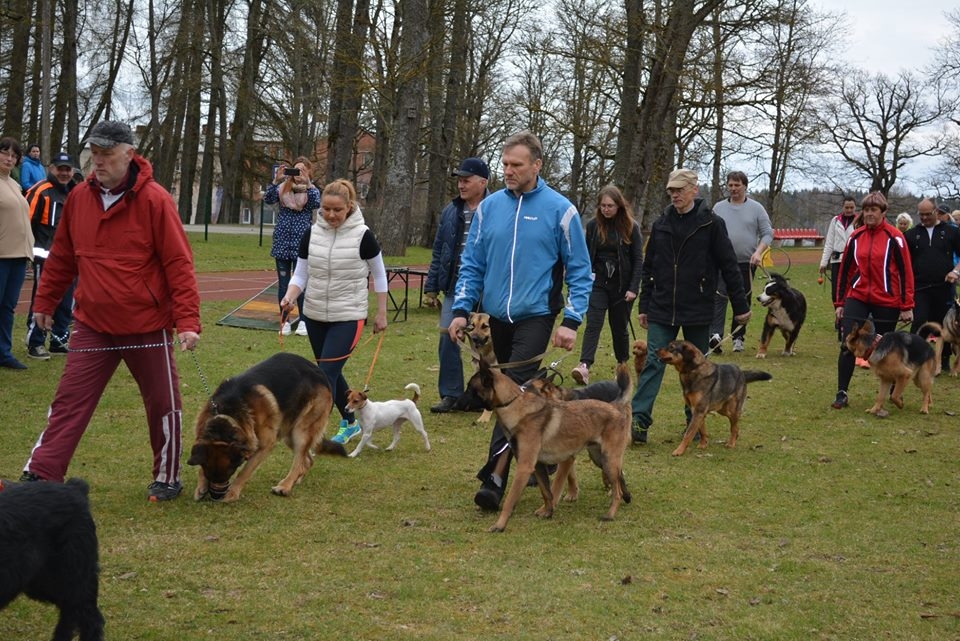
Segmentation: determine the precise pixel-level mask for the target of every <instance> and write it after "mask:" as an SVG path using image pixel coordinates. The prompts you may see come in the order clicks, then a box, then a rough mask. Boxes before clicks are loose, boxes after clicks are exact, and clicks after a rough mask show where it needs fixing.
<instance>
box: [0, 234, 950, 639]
mask: <svg viewBox="0 0 960 641" xmlns="http://www.w3.org/2000/svg"><path fill="white" fill-rule="evenodd" d="M227 242H228V241H222V243H224V244H226V243H227ZM251 243H252V245H253V246H254V247H256V242H255V240H252V241H251ZM220 244H221V241H219V239H214V240H213V241H211V242H210V243H207V244H201V243H196V244H195V247H196V253H197V260H198V264H199V265H208V266H211V267H210V268H213V267H214V266H216V264H221V265H222V264H223V263H224V262H230V261H233V260H234V255H235V254H236V252H238V251H241V250H240V249H237V247H240V248H242V247H245V245H243V243H242V242H241V243H240V244H239V245H237V246H235V247H234V248H233V249H232V250H229V251H225V252H222V253H221V255H220V257H219V258H217V257H211V256H208V254H211V255H212V254H214V253H215V251H214V249H213V248H214V247H220ZM216 251H219V249H217V250H216ZM243 251H245V250H243ZM803 251H805V250H797V252H793V253H792V254H791V255H792V256H793V257H794V258H795V259H796V258H798V257H799V256H800V255H801V253H800V252H803ZM266 253H268V250H265V249H263V248H258V249H257V251H256V253H254V252H252V251H251V252H250V254H249V255H250V256H255V257H256V261H259V263H260V264H258V265H256V266H251V265H248V266H246V267H244V268H247V269H250V268H253V269H257V268H261V267H262V268H271V267H272V263H271V262H270V261H269V258H268V259H267V260H266V261H264V260H263V256H264V255H265V254H266ZM251 261H252V262H256V261H254V259H253V258H251ZM392 262H395V261H392ZM800 262H801V261H800V260H795V263H796V264H794V266H793V267H792V268H791V269H790V273H789V276H790V277H791V279H792V281H791V282H792V284H793V285H794V286H796V287H798V288H799V289H801V290H802V291H804V292H805V293H806V295H807V298H808V301H809V306H810V317H809V319H808V323H807V325H806V326H805V328H804V330H803V332H802V333H801V336H800V340H799V342H798V348H797V349H798V355H797V356H795V357H793V358H785V357H781V356H779V355H778V354H779V351H780V348H781V347H782V344H783V343H782V339H780V338H777V339H775V341H774V345H773V347H774V349H773V350H771V352H772V354H771V356H770V357H768V358H767V359H766V360H765V361H759V360H756V359H755V358H754V355H755V353H756V343H757V339H758V337H759V329H758V328H759V322H760V321H759V317H760V315H761V310H760V308H759V307H758V306H757V305H756V304H755V305H754V311H755V313H756V314H757V316H758V318H757V319H755V320H754V322H753V323H751V326H750V329H749V333H748V341H747V343H748V348H747V351H746V352H745V353H743V354H739V355H729V354H725V355H723V356H721V357H719V358H720V359H721V360H724V361H733V362H738V363H740V364H741V365H743V366H744V367H748V368H762V369H765V370H767V371H769V372H771V373H772V374H773V380H772V381H771V382H769V383H754V384H752V385H751V387H750V399H749V400H748V402H747V412H746V415H745V417H744V420H743V423H742V429H741V436H740V441H739V443H738V445H737V448H736V449H734V450H728V449H726V448H724V447H723V446H722V442H723V441H724V440H725V438H726V432H727V423H726V420H725V419H723V418H722V417H718V416H714V417H711V418H710V419H709V420H708V426H709V428H710V431H711V435H712V437H713V438H712V440H711V444H710V447H709V448H708V449H707V450H705V451H701V450H691V451H690V452H688V454H687V455H686V456H685V457H683V458H679V459H677V458H673V457H671V456H670V452H671V451H672V450H673V448H674V447H675V446H676V442H677V440H678V436H679V433H680V430H681V428H682V424H683V413H682V402H681V400H680V393H679V383H678V380H677V376H676V373H675V372H674V371H672V370H670V371H668V372H667V375H666V377H665V379H664V384H663V389H662V392H661V395H660V397H659V398H658V400H657V406H656V408H655V423H654V426H653V427H652V429H651V432H650V439H651V442H650V443H649V444H648V445H646V446H634V447H632V448H631V449H630V450H629V451H628V452H627V456H626V461H625V472H626V476H627V481H628V483H629V485H630V488H631V490H632V492H633V503H631V504H630V505H624V506H622V507H621V509H620V512H619V514H618V516H617V520H616V521H614V522H610V523H603V522H600V521H599V520H598V517H600V516H601V515H602V514H603V513H604V512H605V511H606V508H607V505H608V502H609V499H608V497H607V496H606V494H605V493H604V492H603V490H602V486H601V483H600V477H599V474H598V473H597V472H596V470H595V469H594V468H592V466H591V465H590V464H589V462H588V461H587V460H586V457H583V459H584V460H582V461H579V462H578V466H579V470H578V472H579V475H580V480H581V485H582V491H581V496H580V500H579V501H578V502H576V503H572V504H570V503H562V504H561V505H560V507H559V508H558V510H557V512H556V514H555V515H554V517H553V518H552V519H549V520H540V519H538V518H536V517H535V516H534V515H533V511H534V510H535V509H536V508H537V507H539V493H538V492H537V491H536V490H534V489H528V490H527V491H526V492H525V493H524V495H523V497H522V498H521V501H520V503H519V504H518V506H517V510H516V511H515V512H514V515H513V518H512V519H511V520H510V522H509V525H508V527H507V531H506V532H505V533H503V534H490V533H488V532H487V531H486V530H487V528H488V527H489V526H490V525H491V524H492V523H493V521H494V516H493V515H490V514H486V513H481V512H479V511H478V510H477V509H476V508H475V507H474V505H473V501H472V498H473V493H474V492H475V490H476V488H477V486H478V484H477V481H476V480H475V478H474V474H475V472H476V470H477V468H478V467H479V465H480V464H481V462H482V459H483V458H484V456H485V452H486V446H487V442H488V438H489V428H488V427H477V426H474V425H473V423H472V421H473V419H474V418H475V416H476V415H473V414H450V415H443V416H434V415H430V414H429V413H428V412H427V411H426V408H427V407H429V405H431V404H432V403H434V402H436V400H437V395H436V376H437V367H436V360H437V357H436V342H437V331H436V316H435V315H434V312H432V311H430V310H426V309H416V310H412V311H411V313H410V317H409V320H408V321H407V322H401V323H394V324H392V325H391V326H390V327H389V329H388V332H387V336H386V339H385V341H384V344H383V349H382V352H381V354H380V357H379V359H378V360H377V361H376V364H375V367H374V370H373V371H374V373H373V377H372V380H371V381H370V387H371V395H372V396H373V398H375V399H380V400H383V399H386V398H393V397H398V396H400V395H401V393H402V389H403V386H404V385H405V384H406V383H408V382H410V381H415V382H417V383H419V384H420V385H421V386H422V387H423V390H424V398H423V400H422V401H421V407H422V408H423V410H424V414H425V419H426V424H427V430H428V431H429V433H430V439H431V442H432V444H433V451H431V452H429V453H428V452H425V451H424V450H423V442H422V440H421V439H420V438H419V436H418V435H416V433H415V432H414V431H413V430H412V429H405V431H404V433H403V437H402V438H401V441H400V444H399V446H398V447H397V449H396V450H395V451H394V452H384V451H377V450H365V451H364V452H363V454H362V455H361V456H360V457H359V458H357V459H329V458H323V459H320V460H318V461H317V463H316V465H314V467H313V469H312V470H311V472H310V474H309V475H307V477H306V478H305V480H304V481H303V483H302V484H301V485H299V486H298V487H297V488H296V490H295V492H294V495H293V496H292V497H290V498H280V497H276V496H272V495H270V492H269V488H270V487H271V485H272V484H274V483H275V482H276V481H277V480H279V479H280V478H281V477H282V476H283V474H284V473H285V472H286V469H287V467H288V466H289V463H290V454H289V451H288V450H286V449H285V448H284V447H283V446H280V447H278V448H277V449H276V450H275V452H274V453H273V455H272V456H271V457H270V458H269V459H268V461H267V462H266V463H265V464H264V465H263V466H261V468H260V469H259V470H258V472H257V474H256V475H255V476H254V478H253V480H252V481H251V482H250V484H249V485H248V486H247V488H246V490H245V493H244V497H243V499H242V500H241V501H240V502H239V503H237V504H235V505H223V504H215V503H211V502H201V503H195V502H194V501H192V499H191V497H190V494H191V493H192V491H193V489H194V486H195V480H196V477H195V470H193V469H192V468H186V469H185V470H184V480H185V485H186V490H185V493H184V496H183V497H181V498H180V499H179V500H177V501H174V502H172V503H169V504H150V503H148V502H147V501H146V500H145V495H146V486H147V484H148V483H149V482H150V480H151V479H150V478H149V470H150V450H149V447H148V443H147V433H146V427H145V425H144V418H143V410H142V407H141V403H140V399H139V395H138V393H137V390H136V385H135V384H134V383H133V381H132V379H131V378H130V377H129V375H128V374H127V373H126V371H125V370H123V368H121V371H120V372H118V374H117V375H116V376H115V377H114V379H113V382H112V383H111V385H110V387H109V388H108V391H107V393H106V395H105V396H104V398H103V400H102V401H101V403H100V406H99V409H98V410H97V413H96V415H95V417H94V420H93V422H92V423H91V426H90V429H89V430H88V431H87V434H86V436H85V437H84V440H83V441H82V443H81V445H80V448H79V450H78V451H77V454H76V456H75V458H74V460H73V463H72V466H71V469H70V474H71V475H74V476H81V477H84V478H86V479H87V480H88V481H89V483H90V485H91V501H92V506H93V511H94V514H95V518H96V521H97V525H98V532H99V535H100V554H101V565H102V572H101V607H102V609H103V611H104V615H105V617H106V619H107V638H108V639H110V640H112V641H120V640H137V641H144V640H163V641H170V640H201V639H216V640H217V641H247V640H251V639H268V640H275V639H304V640H306V639H350V640H354V639H356V640H361V639H362V640H375V639H384V640H394V639H418V640H419V639H429V640H437V641H440V640H450V639H458V640H460V639H463V640H473V639H476V640H487V639H502V640H508V639H509V640H513V639H521V640H525V639H531V640H566V639H577V640H580V639H593V640H597V641H610V640H621V641H627V640H638V639H677V640H684V641H687V640H691V639H696V640H698V641H699V640H741V639H758V640H768V639H769V640H798V641H799V640H809V639H818V640H827V639H829V640H836V641H847V640H864V641H866V640H873V639H890V640H914V639H918V640H931V641H933V640H937V641H940V640H944V639H960V590H958V586H960V579H958V573H960V539H958V534H960V515H958V503H960V466H958V463H957V458H958V454H960V430H958V419H957V417H956V415H957V413H958V412H960V396H958V393H957V392H958V390H960V381H958V380H957V379H952V378H949V377H947V376H941V377H940V378H938V379H937V382H936V385H935V388H934V406H933V410H932V412H931V414H930V415H929V416H922V415H920V414H919V413H918V407H919V392H918V391H917V390H916V388H914V387H911V388H910V389H909V390H908V391H907V394H906V402H907V407H906V409H904V410H896V409H895V408H891V409H892V411H891V416H890V417H889V418H887V419H883V420H880V419H876V418H874V417H872V416H870V415H867V414H865V413H864V410H865V409H866V408H867V407H869V406H870V404H871V402H872V400H873V396H874V394H875V392H876V383H875V379H874V377H873V376H872V374H871V373H870V372H868V371H864V370H858V371H857V372H856V374H855V377H854V380H853V383H852V386H851V405H850V407H849V408H847V409H845V410H843V411H836V410H832V409H831V408H830V402H831V401H832V400H833V397H834V394H835V391H836V354H837V343H836V337H835V334H834V330H833V322H832V315H831V306H830V302H829V296H828V294H827V291H826V287H827V286H826V285H824V286H820V285H818V284H817V283H816V268H815V267H814V266H812V265H800V264H799V263H800ZM234 268H235V267H234ZM758 284H759V283H758ZM755 288H756V286H755ZM237 303H239V301H226V302H221V303H215V304H209V305H204V308H203V317H204V323H205V329H204V333H203V341H202V345H201V347H200V349H199V350H198V351H197V353H196V361H195V360H194V359H193V357H192V356H191V355H188V354H180V355H178V365H179V368H180V374H181V379H182V388H183V396H184V403H185V414H186V416H185V423H187V424H188V425H189V427H188V428H187V429H186V430H185V435H184V440H185V445H186V447H187V449H189V446H190V444H191V443H192V441H193V437H192V423H193V420H194V417H195V414H196V411H197V409H198V408H199V407H200V406H201V404H202V403H203V402H204V400H205V398H206V395H207V392H206V390H205V389H204V386H203V384H202V382H201V378H200V373H199V370H202V371H203V373H204V374H205V376H206V377H207V378H209V379H210V381H211V385H216V383H217V382H218V381H219V380H221V379H222V378H224V377H226V376H229V375H231V374H234V373H236V372H239V371H241V370H242V369H244V368H246V367H248V366H250V365H252V364H253V363H255V362H257V361H259V360H261V359H262V358H265V357H266V356H268V355H270V354H272V353H275V352H276V351H278V350H279V349H280V345H279V343H278V340H277V337H276V336H275V335H274V334H272V333H270V332H265V331H255V330H241V329H235V328H226V327H219V326H216V325H215V321H216V319H218V318H220V317H222V316H223V315H224V314H225V313H227V312H228V311H229V310H230V309H232V308H233V307H234V306H235V305H236V304H237ZM634 322H636V321H635V320H634ZM581 333H582V332H581ZM22 339H23V318H22V317H18V319H17V325H16V333H15V344H16V346H17V349H18V350H19V352H18V354H22ZM375 345H376V342H375V341H374V342H366V343H362V344H361V347H360V348H359V349H358V350H357V352H356V353H355V354H354V356H353V357H352V358H351V359H350V362H349V363H348V365H347V369H346V375H347V378H348V380H349V381H350V382H351V383H353V384H356V385H360V384H362V383H363V381H364V379H365V378H366V375H367V371H368V370H369V368H370V365H371V361H372V358H373V353H374V348H375ZM285 349H286V350H287V351H291V352H295V353H299V354H302V355H305V356H309V351H308V348H307V343H306V340H305V339H303V338H298V337H295V336H291V337H288V338H287V340H286V341H285ZM576 356H577V353H576V352H575V353H573V354H566V353H558V352H553V353H551V354H550V355H548V359H550V360H554V359H558V358H564V360H563V362H562V365H561V369H562V370H563V371H564V372H565V373H566V372H568V370H569V369H570V368H572V367H573V366H574V365H575V364H576ZM29 365H30V369H29V370H27V371H25V372H10V371H8V370H3V371H0V384H2V385H4V386H5V387H7V388H8V390H9V391H8V393H7V396H6V398H7V399H8V400H7V402H5V403H3V404H2V406H0V425H2V426H3V427H2V430H3V437H2V439H3V440H2V443H3V447H2V448H0V476H2V477H4V478H11V477H14V478H15V477H16V476H18V475H19V472H20V468H21V466H22V465H23V462H24V461H25V460H26V458H27V455H28V454H29V451H30V448H31V446H32V445H33V443H34V441H35V439H36V437H37V435H38V434H39V432H40V430H41V429H42V427H43V425H44V420H45V415H46V411H47V405H48V403H49V401H50V399H51V398H52V395H53V392H54V389H55V386H56V383H57V378H58V375H59V372H60V371H61V369H62V366H63V361H62V360H57V359H55V360H52V361H49V362H46V363H38V362H32V361H31V362H30V363H29ZM613 365H614V363H613V356H612V352H611V349H610V340H609V333H608V332H607V331H605V332H604V334H603V336H602V339H601V349H600V353H599V358H598V362H597V364H596V365H595V367H594V377H595V378H599V377H601V376H602V374H603V372H609V373H611V374H612V371H613ZM198 368H199V370H198ZM332 429H333V421H331V432H332ZM388 441H389V437H388V435H387V434H386V433H383V432H381V433H379V434H378V435H377V437H375V442H377V443H380V444H381V445H383V444H385V443H386V442H388ZM54 621H55V611H54V610H53V608H51V607H50V606H46V605H42V604H38V603H35V602H32V601H30V600H27V599H25V598H21V599H19V600H17V601H16V602H14V603H13V604H12V605H11V606H10V607H8V608H7V609H6V610H4V611H3V612H0V641H6V640H25V639H45V638H48V637H49V636H50V634H51V630H52V628H53V625H54Z"/></svg>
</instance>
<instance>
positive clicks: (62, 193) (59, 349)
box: [26, 152, 77, 361]
mask: <svg viewBox="0 0 960 641" xmlns="http://www.w3.org/2000/svg"><path fill="white" fill-rule="evenodd" d="M75 171H76V163H75V162H74V160H73V158H72V157H71V156H69V155H67V154H65V153H62V152H61V153H59V154H57V155H56V156H54V158H53V162H51V163H50V170H49V173H47V178H46V180H41V181H40V182H38V183H37V184H35V185H34V186H33V187H31V188H30V189H29V190H28V191H27V194H26V199H27V203H28V204H29V205H30V227H31V228H32V230H33V238H34V243H33V245H34V246H33V293H32V294H31V296H30V313H28V314H27V355H28V356H29V357H30V358H35V359H37V360H44V361H45V360H48V359H49V358H50V354H51V353H53V354H66V353H67V346H66V342H67V339H68V338H69V336H70V321H71V320H72V319H73V287H71V288H70V289H68V290H67V293H66V294H64V296H63V298H62V299H61V300H60V305H58V306H57V310H56V312H55V313H54V315H53V329H52V330H51V334H52V336H51V338H50V351H49V352H48V351H47V348H46V347H45V346H44V344H45V343H46V341H47V332H46V331H44V330H43V329H42V328H40V327H38V326H37V324H36V323H34V322H33V298H34V297H35V296H36V295H37V286H38V285H39V284H40V275H41V274H42V273H43V263H44V261H46V259H47V256H48V255H49V253H50V247H52V246H53V235H54V234H55V233H56V231H57V225H58V224H59V223H60V212H61V211H63V203H64V202H66V200H67V194H68V193H70V190H71V189H73V187H74V185H76V184H77V183H76V182H75V181H74V177H73V175H74V172H75Z"/></svg>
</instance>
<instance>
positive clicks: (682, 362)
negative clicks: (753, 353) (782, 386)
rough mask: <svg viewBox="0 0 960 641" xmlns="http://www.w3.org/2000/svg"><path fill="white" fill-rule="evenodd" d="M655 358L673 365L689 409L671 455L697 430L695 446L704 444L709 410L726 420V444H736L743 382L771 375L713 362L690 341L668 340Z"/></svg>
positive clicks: (681, 449)
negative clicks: (685, 427)
mask: <svg viewBox="0 0 960 641" xmlns="http://www.w3.org/2000/svg"><path fill="white" fill-rule="evenodd" d="M657 358H659V359H660V361H661V362H662V363H666V364H668V365H673V366H674V367H676V368H677V371H678V372H679V373H680V386H681V387H682V388H683V400H684V401H686V403H687V405H688V406H689V407H690V411H691V412H692V413H693V416H692V418H691V419H690V424H689V425H687V429H686V431H685V432H684V434H683V438H682V439H681V440H680V445H678V446H677V449H675V450H673V455H674V456H683V453H684V452H686V451H687V448H688V447H690V443H691V441H693V437H694V435H695V434H696V433H697V432H699V433H700V444H699V445H698V446H697V447H699V448H701V449H702V448H705V447H706V446H707V414H708V413H710V412H717V413H718V414H720V415H722V416H726V417H727V418H728V419H729V420H730V440H729V441H727V447H736V445H737V438H738V437H739V436H740V417H741V416H742V415H743V403H744V401H745V400H746V398H747V383H752V382H753V381H769V380H770V379H771V378H773V376H771V375H770V374H769V373H768V372H761V371H757V370H742V369H740V368H739V367H738V366H737V365H734V364H732V363H719V364H718V363H714V362H713V361H712V360H710V359H708V358H706V357H705V356H704V355H703V352H701V351H700V350H699V349H697V346H696V345H694V344H693V343H691V342H690V341H670V342H669V343H668V344H667V346H666V347H661V348H660V349H658V350H657Z"/></svg>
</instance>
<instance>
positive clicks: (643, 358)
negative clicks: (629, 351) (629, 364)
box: [633, 338, 647, 379]
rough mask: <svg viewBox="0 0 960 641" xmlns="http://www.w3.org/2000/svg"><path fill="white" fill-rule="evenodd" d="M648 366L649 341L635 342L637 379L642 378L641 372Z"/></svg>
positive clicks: (634, 352)
mask: <svg viewBox="0 0 960 641" xmlns="http://www.w3.org/2000/svg"><path fill="white" fill-rule="evenodd" d="M646 364H647V341H645V340H643V339H642V338H638V339H637V340H635V341H633V369H634V370H635V371H636V372H637V379H639V378H640V372H642V371H643V368H644V366H645V365H646Z"/></svg>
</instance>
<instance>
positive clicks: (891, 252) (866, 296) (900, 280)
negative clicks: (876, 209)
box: [834, 221, 913, 311]
mask: <svg viewBox="0 0 960 641" xmlns="http://www.w3.org/2000/svg"><path fill="white" fill-rule="evenodd" d="M838 278H839V279H840V282H839V284H838V286H837V296H838V297H839V300H836V301H834V306H835V307H842V306H843V302H844V300H846V298H847V297H848V296H849V297H850V298H853V299H855V300H858V301H860V302H863V303H867V304H868V305H877V306H879V307H890V308H893V309H898V310H900V311H907V310H911V309H913V266H912V264H911V262H910V252H909V251H908V250H907V241H906V240H905V239H904V237H903V234H902V233H900V230H898V229H897V228H896V227H894V226H893V225H891V224H890V223H888V222H886V221H884V222H882V223H881V224H880V225H878V226H877V227H874V228H870V227H867V226H866V225H864V226H863V227H860V228H859V229H856V230H854V232H853V233H852V234H851V235H850V240H849V241H847V246H846V248H845V249H844V251H843V258H842V259H841V261H840V273H839V275H838Z"/></svg>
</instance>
